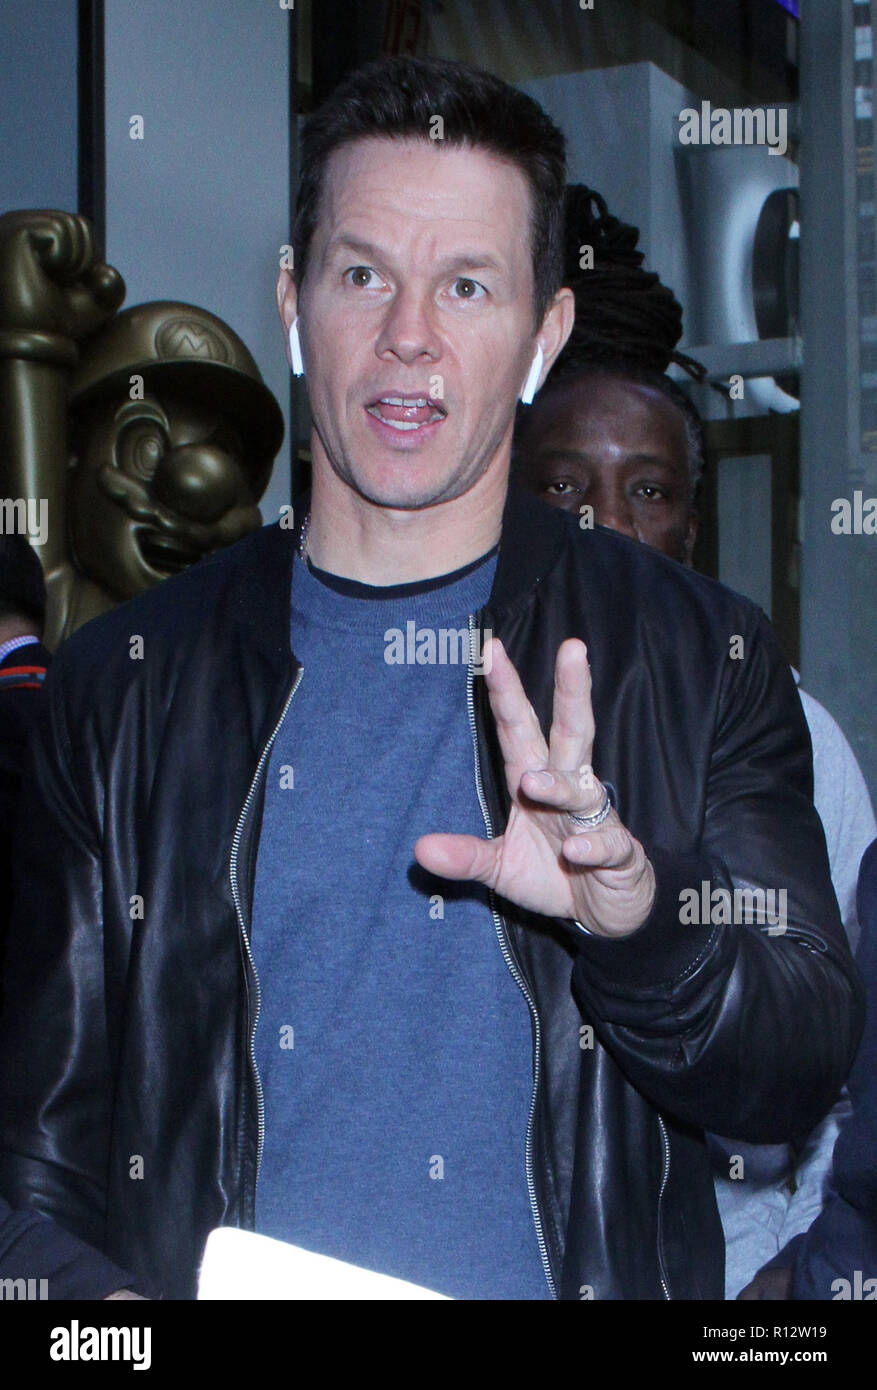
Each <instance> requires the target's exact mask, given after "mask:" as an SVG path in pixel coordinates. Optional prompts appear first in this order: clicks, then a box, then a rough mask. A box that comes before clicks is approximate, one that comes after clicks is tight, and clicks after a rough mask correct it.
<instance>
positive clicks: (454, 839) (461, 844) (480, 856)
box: [414, 835, 499, 887]
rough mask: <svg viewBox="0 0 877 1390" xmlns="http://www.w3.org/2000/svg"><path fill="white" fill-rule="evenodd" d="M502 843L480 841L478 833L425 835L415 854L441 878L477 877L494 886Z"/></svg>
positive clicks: (416, 844)
mask: <svg viewBox="0 0 877 1390" xmlns="http://www.w3.org/2000/svg"><path fill="white" fill-rule="evenodd" d="M498 843H499V842H498V841H497V840H479V839H478V837H477V836H476V835H421V837H420V839H419V840H417V842H416V843H415V845H414V857H415V859H416V860H417V862H418V864H420V865H422V867H423V868H424V869H428V870H429V872H430V873H432V874H438V875H439V877H440V878H456V879H467V880H468V879H474V880H477V881H478V882H479V883H486V884H488V885H489V886H491V887H492V885H493V881H494V877H495V874H496V865H497V860H498V857H499V851H498V849H497V845H498Z"/></svg>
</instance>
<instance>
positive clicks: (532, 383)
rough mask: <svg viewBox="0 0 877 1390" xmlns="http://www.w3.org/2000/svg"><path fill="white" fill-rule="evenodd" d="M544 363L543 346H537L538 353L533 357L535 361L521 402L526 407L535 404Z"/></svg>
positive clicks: (525, 383) (522, 393) (531, 365)
mask: <svg viewBox="0 0 877 1390" xmlns="http://www.w3.org/2000/svg"><path fill="white" fill-rule="evenodd" d="M544 361H545V354H544V353H543V351H542V348H541V346H537V348H536V352H535V354H534V356H533V361H532V363H531V364H530V370H529V372H528V374H527V380H526V381H525V382H524V389H523V391H522V392H521V400H522V401H523V403H524V405H532V404H533V397H534V396H535V394H536V388H537V386H538V385H539V378H540V376H541V375H542V363H543V362H544Z"/></svg>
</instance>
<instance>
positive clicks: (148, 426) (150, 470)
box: [117, 421, 167, 483]
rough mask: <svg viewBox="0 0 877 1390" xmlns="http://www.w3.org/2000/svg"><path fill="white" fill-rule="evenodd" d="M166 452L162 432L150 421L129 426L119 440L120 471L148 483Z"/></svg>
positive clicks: (165, 440) (165, 441)
mask: <svg viewBox="0 0 877 1390" xmlns="http://www.w3.org/2000/svg"><path fill="white" fill-rule="evenodd" d="M166 451H167V439H166V438H165V435H164V431H163V430H162V429H160V427H159V426H158V425H157V424H153V423H152V421H148V422H141V423H137V424H134V425H131V426H130V428H129V429H127V430H125V431H124V433H123V434H122V436H121V437H120V439H119V444H118V454H117V457H118V460H119V465H120V467H121V468H122V471H123V472H125V473H128V474H129V475H130V476H131V477H132V478H139V479H140V481H141V482H145V483H146V482H149V481H150V479H151V478H152V477H153V475H154V473H155V470H156V468H157V467H158V465H159V464H160V462H161V460H162V459H163V458H164V455H165V453H166Z"/></svg>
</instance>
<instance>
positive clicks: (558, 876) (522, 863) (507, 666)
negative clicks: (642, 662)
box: [414, 638, 655, 937]
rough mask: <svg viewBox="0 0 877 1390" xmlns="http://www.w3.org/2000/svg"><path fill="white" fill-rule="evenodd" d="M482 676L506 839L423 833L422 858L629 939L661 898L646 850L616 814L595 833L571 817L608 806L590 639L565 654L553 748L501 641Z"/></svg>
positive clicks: (432, 867)
mask: <svg viewBox="0 0 877 1390" xmlns="http://www.w3.org/2000/svg"><path fill="white" fill-rule="evenodd" d="M484 669H485V675H484V677H483V679H484V680H486V681H487V685H488V690H489V692H490V707H491V710H492V711H493V717H494V719H495V721H496V729H497V735H498V737H499V745H500V749H501V751H502V755H503V758H504V760H505V772H506V780H507V783H508V789H509V795H510V797H511V810H510V812H509V818H508V823H507V825H506V828H505V831H504V833H503V834H502V835H499V836H497V837H496V838H495V839H493V840H481V839H478V838H477V837H475V836H473V835H445V834H432V835H422V836H421V837H420V839H419V840H418V841H417V843H416V844H415V846H414V854H415V857H416V858H417V860H418V863H420V864H422V865H423V867H424V868H425V869H428V870H429V871H430V872H431V873H434V874H439V875H441V876H442V877H443V878H451V879H467V880H469V879H473V880H477V881H478V882H481V883H485V884H487V885H488V886H489V887H490V888H493V889H494V890H495V891H496V892H497V893H499V894H500V895H501V896H502V897H504V898H507V899H508V900H509V901H510V902H513V903H516V904H517V905H518V906H519V907H522V908H525V909H527V910H529V911H531V912H537V913H541V914H544V915H545V916H548V917H565V918H572V919H573V920H575V921H578V922H581V923H582V925H583V926H585V927H587V929H588V930H589V931H591V932H594V933H596V934H597V935H599V936H607V937H620V936H627V935H629V934H630V933H631V932H633V931H635V930H636V929H637V927H640V926H642V924H643V922H644V921H645V919H646V917H647V916H648V915H649V912H650V911H651V908H652V904H653V903H654V900H655V876H654V871H653V869H652V866H651V864H650V863H649V860H648V858H647V857H646V853H645V851H644V849H643V847H642V845H641V844H640V843H639V841H638V840H635V839H634V837H633V836H632V835H631V834H630V831H629V830H627V829H625V827H624V826H623V825H622V823H621V820H620V819H619V817H618V814H617V812H616V811H615V810H614V809H610V811H609V814H608V816H606V817H605V819H603V820H602V821H601V823H600V824H599V825H598V826H597V827H596V828H594V829H585V828H583V827H582V826H581V825H580V824H577V823H576V821H574V820H572V819H571V818H570V813H572V814H573V815H578V816H585V817H588V816H591V815H594V814H596V813H597V812H599V811H600V810H601V809H602V808H603V807H604V806H605V803H606V796H607V794H606V792H605V791H604V788H603V787H602V786H601V784H600V782H599V781H598V780H597V778H596V777H595V776H594V774H593V770H592V768H591V755H592V751H593V747H594V714H593V709H592V707H591V673H590V668H589V666H588V658H587V650H586V648H585V644H584V643H583V642H580V641H579V640H578V639H577V638H569V639H568V640H567V641H565V642H562V643H561V645H560V647H559V648H558V652H557V661H556V664H555V683H554V709H553V718H552V723H551V731H550V734H549V740H548V744H547V745H546V742H545V738H544V735H543V733H542V729H541V728H540V726H539V721H538V719H537V717H536V712H535V710H534V709H533V706H532V705H531V704H530V702H529V700H528V699H527V697H526V695H525V693H524V689H523V686H522V685H521V682H520V679H519V677H518V673H517V671H516V670H515V668H514V666H513V665H512V663H511V661H510V660H509V658H508V656H507V654H506V652H505V649H504V648H503V646H502V644H501V643H500V642H499V641H498V640H497V639H496V638H494V639H492V640H491V641H490V642H489V643H488V644H487V645H486V647H485V652H484Z"/></svg>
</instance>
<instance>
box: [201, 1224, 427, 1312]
mask: <svg viewBox="0 0 877 1390" xmlns="http://www.w3.org/2000/svg"><path fill="white" fill-rule="evenodd" d="M446 1297H447V1295H446V1294H442V1293H435V1292H434V1291H433V1290H432V1289H424V1288H421V1286H420V1285H419V1284H409V1283H407V1282H406V1281H405V1280H404V1279H393V1278H391V1277H390V1276H389V1275H387V1274H376V1273H375V1272H374V1270H371V1269H361V1268H360V1267H359V1266H358V1265H351V1264H346V1263H345V1262H344V1261H343V1260H333V1259H330V1257H329V1256H328V1255H315V1254H314V1252H313V1251H312V1250H302V1249H301V1247H300V1246H298V1245H287V1244H286V1243H285V1242H284V1241H282V1240H272V1239H271V1238H270V1237H269V1236H260V1235H256V1234H255V1233H254V1232H253V1231H241V1230H239V1229H238V1228H237V1227H236V1226H220V1227H218V1228H217V1229H216V1230H215V1231H211V1232H210V1235H209V1236H208V1238H207V1245H206V1247H205V1250H204V1258H203V1260H202V1262H201V1272H200V1275H199V1279H198V1298H199V1300H202V1299H213V1300H216V1299H234V1300H241V1299H296V1300H297V1299H318V1300H320V1301H323V1300H327V1299H347V1300H356V1299H363V1300H380V1299H392V1300H397V1299H424V1298H441V1299H444V1298H446Z"/></svg>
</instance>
